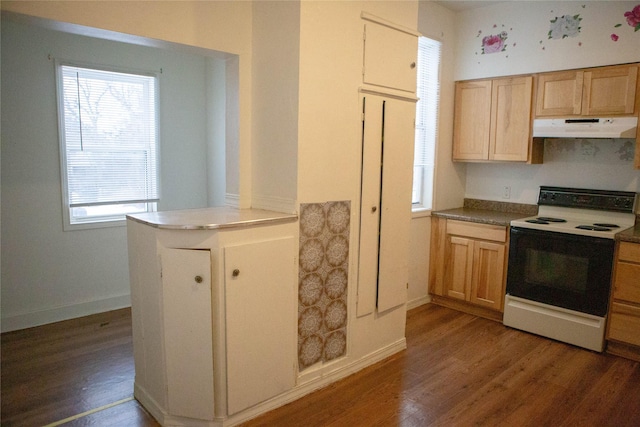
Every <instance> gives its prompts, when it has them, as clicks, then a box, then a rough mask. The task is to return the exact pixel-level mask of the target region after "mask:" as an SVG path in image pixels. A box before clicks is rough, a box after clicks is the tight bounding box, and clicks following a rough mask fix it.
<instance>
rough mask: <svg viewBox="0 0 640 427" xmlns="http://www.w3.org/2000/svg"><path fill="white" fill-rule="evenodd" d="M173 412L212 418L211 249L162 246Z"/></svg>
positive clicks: (205, 418)
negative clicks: (168, 247)
mask: <svg viewBox="0 0 640 427" xmlns="http://www.w3.org/2000/svg"><path fill="white" fill-rule="evenodd" d="M161 259H162V287H163V310H164V342H165V357H166V364H167V365H166V366H167V367H166V369H167V401H168V409H169V413H170V414H172V415H177V416H184V417H189V418H198V419H203V420H213V403H214V401H213V398H214V396H213V344H212V343H213V337H212V317H211V254H210V252H209V251H208V250H194V249H166V248H163V249H162V251H161Z"/></svg>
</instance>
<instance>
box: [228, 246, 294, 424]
mask: <svg viewBox="0 0 640 427" xmlns="http://www.w3.org/2000/svg"><path fill="white" fill-rule="evenodd" d="M295 260H296V257H295V239H294V238H293V237H287V238H283V239H275V240H267V241H261V242H255V243H249V244H244V245H239V246H227V247H225V248H224V266H225V267H224V268H225V271H224V274H225V301H226V318H227V324H226V344H227V409H228V413H229V415H232V414H235V413H237V412H239V411H241V410H243V409H245V408H248V407H250V406H252V405H255V404H257V403H260V402H262V401H264V400H266V399H269V398H271V397H273V396H276V395H278V394H280V393H282V392H284V391H287V390H290V389H291V388H293V387H294V385H295V367H296V365H295V360H296V338H297V335H296V312H295V308H296V304H295V302H296V295H295V286H296V271H297V270H296V265H295Z"/></svg>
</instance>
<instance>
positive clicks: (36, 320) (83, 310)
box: [2, 294, 131, 332]
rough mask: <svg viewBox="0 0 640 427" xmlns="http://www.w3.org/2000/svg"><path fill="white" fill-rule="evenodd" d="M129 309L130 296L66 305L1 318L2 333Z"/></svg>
mask: <svg viewBox="0 0 640 427" xmlns="http://www.w3.org/2000/svg"><path fill="white" fill-rule="evenodd" d="M125 307H131V295H130V294H126V295H119V296H117V297H111V298H105V299H101V300H97V301H89V302H84V303H80V304H73V305H66V306H63V307H56V308H50V309H47V310H40V311H34V312H31V313H23V314H18V315H15V316H7V317H3V318H2V332H10V331H17V330H18V329H26V328H32V327H34V326H41V325H46V324H48V323H54V322H61V321H63V320H69V319H75V318H77V317H83V316H89V315H91V314H97V313H104V312H106V311H112V310H118V309H121V308H125Z"/></svg>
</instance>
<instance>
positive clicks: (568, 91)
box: [536, 71, 584, 117]
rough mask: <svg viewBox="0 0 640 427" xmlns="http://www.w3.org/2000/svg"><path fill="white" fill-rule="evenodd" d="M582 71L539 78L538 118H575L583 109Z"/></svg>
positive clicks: (546, 75)
mask: <svg viewBox="0 0 640 427" xmlns="http://www.w3.org/2000/svg"><path fill="white" fill-rule="evenodd" d="M583 79H584V73H583V72H582V71H561V72H557V73H545V74H540V75H539V76H538V90H537V96H536V117H549V116H574V115H579V114H580V112H581V109H582V85H583Z"/></svg>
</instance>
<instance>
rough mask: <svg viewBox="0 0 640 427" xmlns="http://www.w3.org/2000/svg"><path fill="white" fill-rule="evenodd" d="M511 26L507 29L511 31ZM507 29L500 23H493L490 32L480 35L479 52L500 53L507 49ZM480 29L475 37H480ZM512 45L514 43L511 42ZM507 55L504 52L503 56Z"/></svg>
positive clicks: (483, 53)
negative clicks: (486, 34)
mask: <svg viewBox="0 0 640 427" xmlns="http://www.w3.org/2000/svg"><path fill="white" fill-rule="evenodd" d="M499 27H500V28H499ZM512 30H513V28H509V29H508V31H512ZM508 31H507V27H506V26H505V25H504V24H502V25H500V26H498V24H493V27H492V30H491V33H492V34H489V35H488V36H484V37H482V40H481V43H480V52H479V53H480V54H481V55H488V54H490V53H500V52H506V50H507V39H508V38H509V32H508ZM482 34H483V32H482V30H478V34H477V35H476V38H480V37H481V36H482ZM511 46H512V47H515V46H516V43H515V42H513V43H512V44H511ZM476 55H478V51H476ZM508 57H509V55H508V54H506V55H505V58H508Z"/></svg>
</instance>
